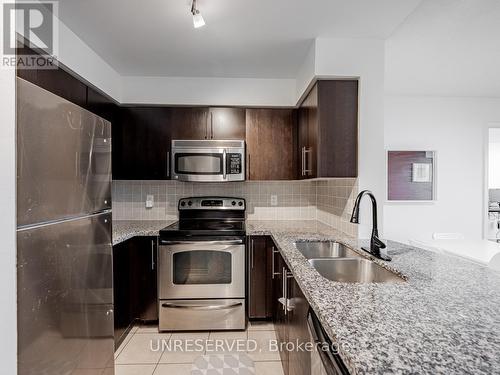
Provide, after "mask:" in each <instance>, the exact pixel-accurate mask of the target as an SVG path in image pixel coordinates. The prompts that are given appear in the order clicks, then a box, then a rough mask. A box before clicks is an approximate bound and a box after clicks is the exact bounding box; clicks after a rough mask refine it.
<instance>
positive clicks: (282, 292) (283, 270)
mask: <svg viewBox="0 0 500 375" xmlns="http://www.w3.org/2000/svg"><path fill="white" fill-rule="evenodd" d="M281 277H282V280H281V295H282V296H283V300H284V301H285V304H286V292H285V289H286V275H285V267H283V268H282V269H281ZM285 304H283V311H285V315H286V307H285Z"/></svg>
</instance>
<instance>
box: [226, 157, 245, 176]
mask: <svg viewBox="0 0 500 375" xmlns="http://www.w3.org/2000/svg"><path fill="white" fill-rule="evenodd" d="M241 159H242V158H241V154H240V153H228V154H227V155H226V171H227V174H240V173H241V171H242V165H241V164H242V162H241Z"/></svg>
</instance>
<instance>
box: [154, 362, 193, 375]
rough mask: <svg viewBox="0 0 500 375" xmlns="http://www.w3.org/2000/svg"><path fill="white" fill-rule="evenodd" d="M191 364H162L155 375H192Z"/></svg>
mask: <svg viewBox="0 0 500 375" xmlns="http://www.w3.org/2000/svg"><path fill="white" fill-rule="evenodd" d="M191 367H192V365H191V364H160V365H158V367H156V370H155V372H154V375H191Z"/></svg>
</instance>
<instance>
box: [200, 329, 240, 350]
mask: <svg viewBox="0 0 500 375" xmlns="http://www.w3.org/2000/svg"><path fill="white" fill-rule="evenodd" d="M247 338H248V334H247V331H220V332H210V336H209V338H208V343H207V350H206V354H221V353H237V352H241V353H245V352H246V348H247Z"/></svg>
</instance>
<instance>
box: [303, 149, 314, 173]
mask: <svg viewBox="0 0 500 375" xmlns="http://www.w3.org/2000/svg"><path fill="white" fill-rule="evenodd" d="M311 153H312V149H311V147H304V165H305V168H306V169H304V175H307V176H309V175H311V174H312V168H311V167H310V166H309V162H310V161H311Z"/></svg>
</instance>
